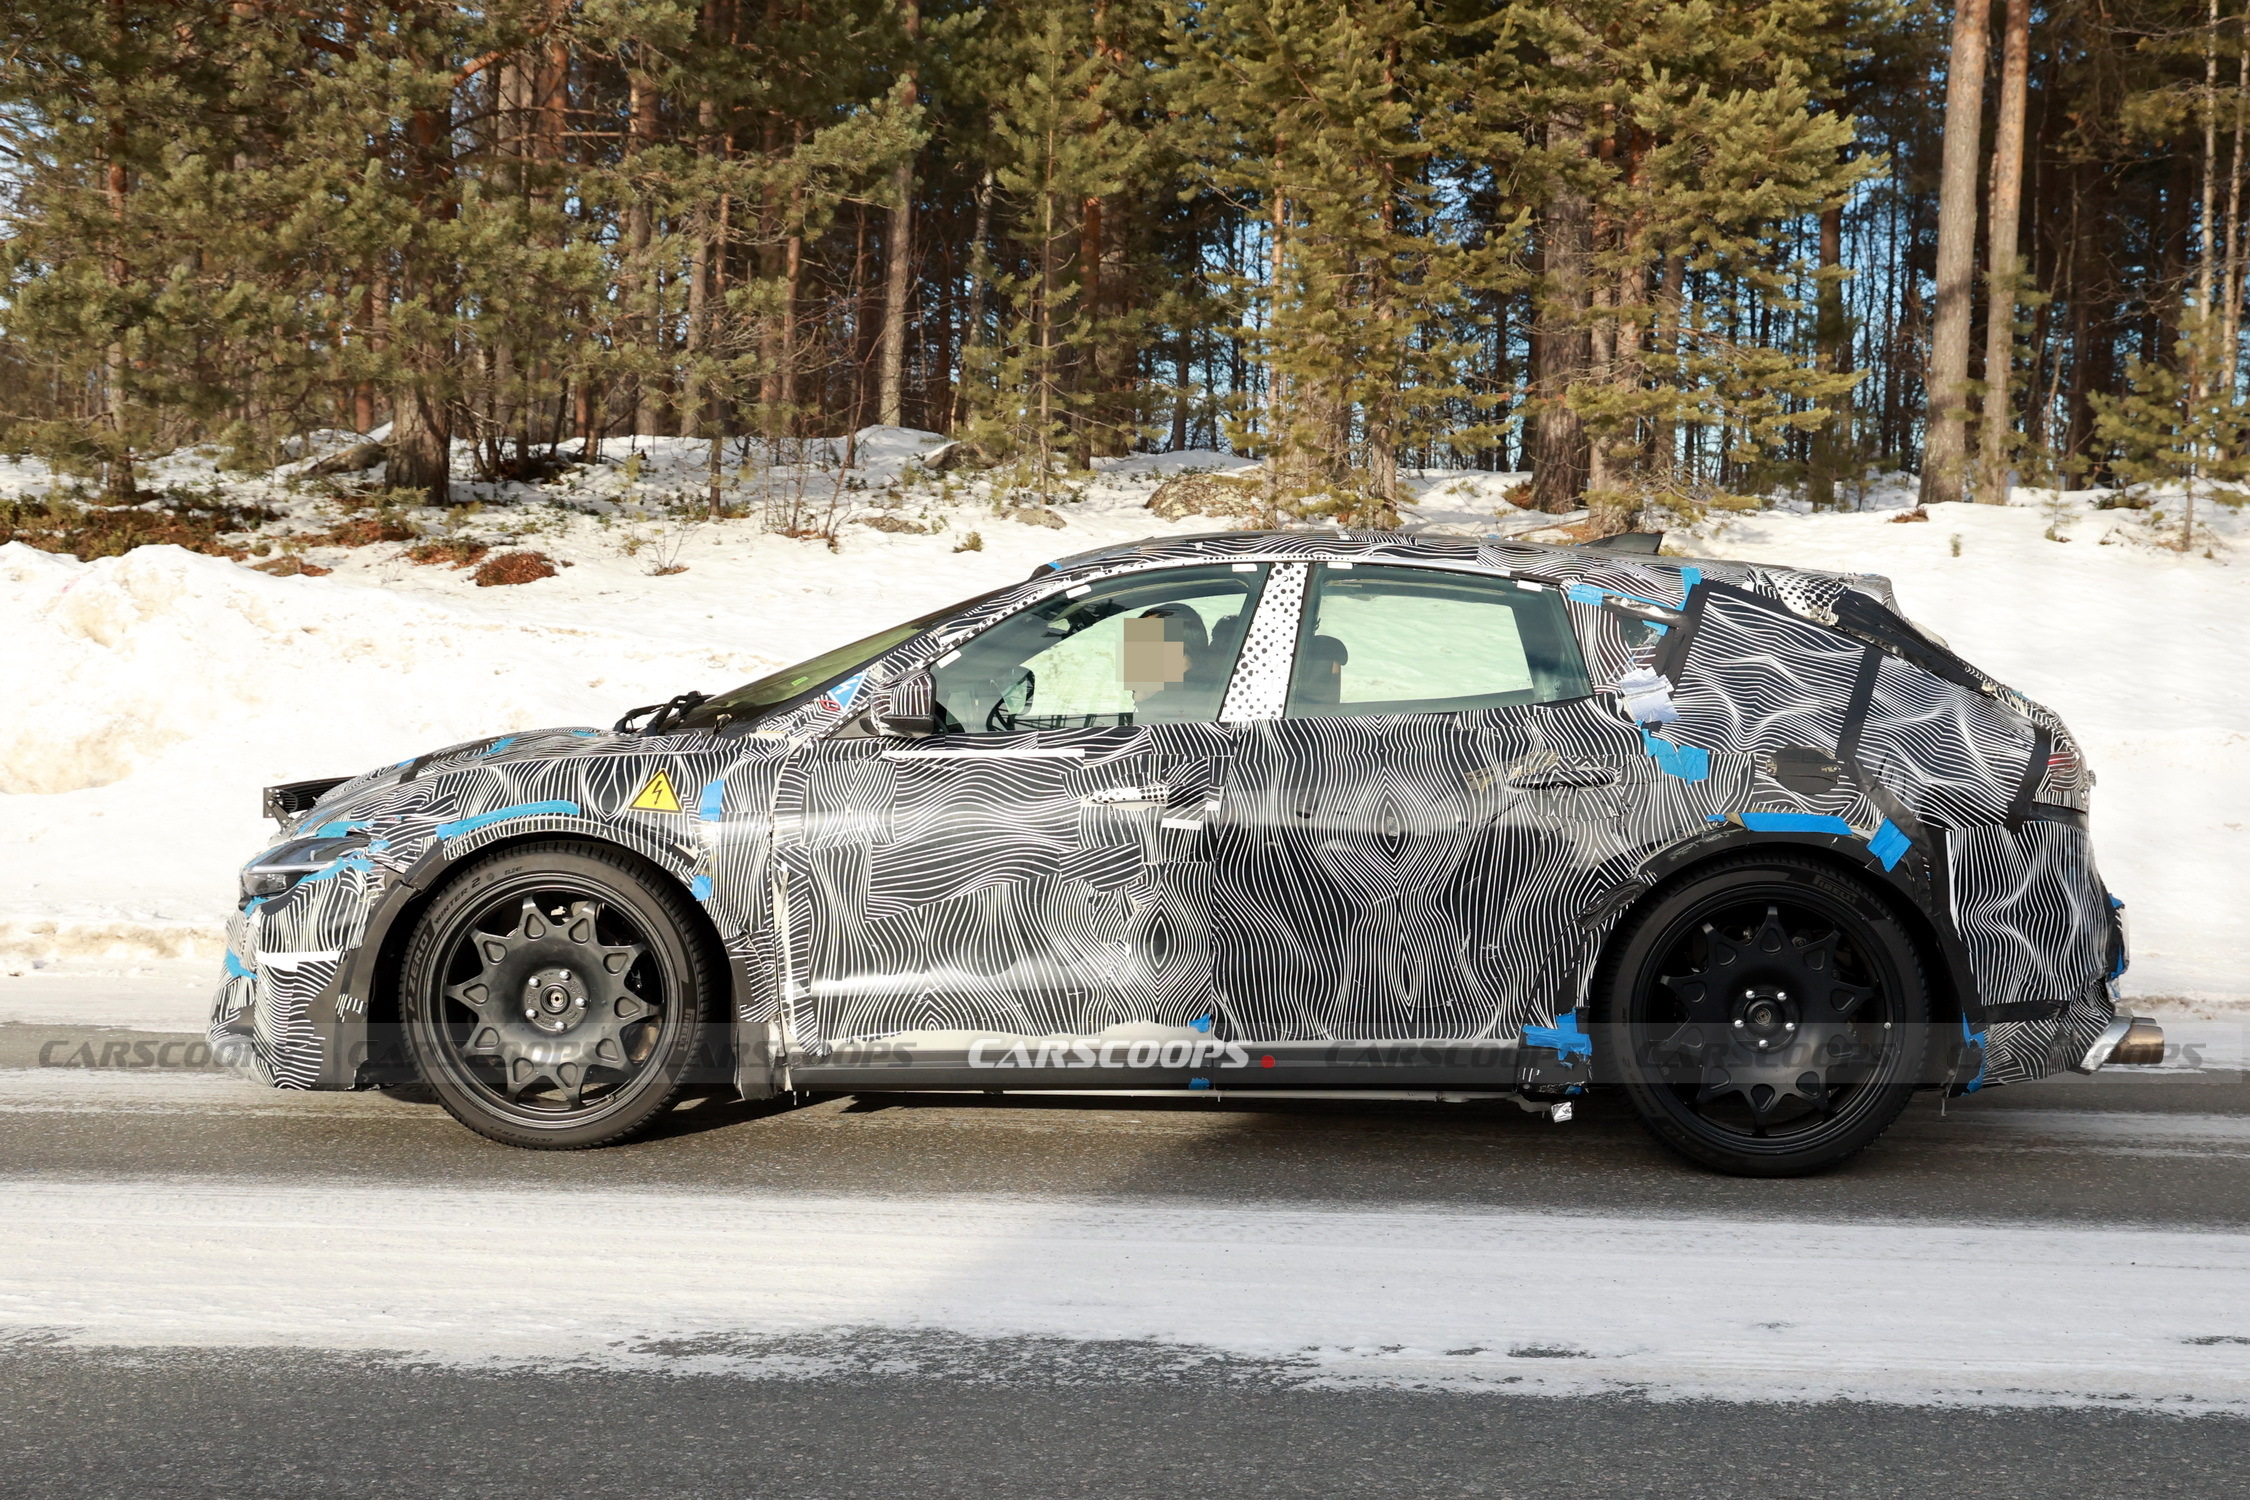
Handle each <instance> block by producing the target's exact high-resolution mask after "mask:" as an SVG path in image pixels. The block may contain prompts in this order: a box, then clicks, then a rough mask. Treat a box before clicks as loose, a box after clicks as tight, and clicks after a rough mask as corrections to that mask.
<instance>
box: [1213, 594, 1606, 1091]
mask: <svg viewBox="0 0 2250 1500" xmlns="http://www.w3.org/2000/svg"><path fill="white" fill-rule="evenodd" d="M1292 571H1295V570H1292ZM1284 586H1285V584H1284V580H1282V579H1280V578H1277V579H1276V581H1275V583H1274V584H1273V586H1272V590H1273V591H1279V590H1281V589H1282V588H1283V587H1284ZM1301 587H1302V588H1303V590H1304V592H1303V596H1302V599H1301V603H1300V604H1299V608H1298V614H1297V620H1296V629H1295V652H1294V658H1293V663H1292V667H1291V671H1290V673H1289V679H1288V681H1289V685H1288V690H1287V694H1286V697H1285V699H1284V701H1283V702H1282V703H1281V704H1280V705H1279V707H1278V711H1277V712H1275V713H1274V714H1273V715H1272V716H1270V717H1266V718H1264V719H1261V720H1258V721H1255V722H1249V723H1242V724H1238V725H1236V726H1235V732H1236V741H1237V742H1236V747H1235V755H1234V763H1233V774H1232V778H1231V780H1230V782H1229V785H1228V788H1227V793H1226V796H1225V799H1224V809H1225V812H1224V818H1223V822H1222V825H1221V826H1220V827H1219V828H1217V829H1216V830H1215V831H1214V834H1213V841H1212V846H1211V848H1212V854H1211V858H1212V861H1213V866H1214V872H1215V877H1216V880H1217V895H1218V900H1217V907H1216V916H1215V918H1214V925H1215V934H1214V936H1215V940H1216V942H1217V944H1218V953H1219V959H1218V965H1217V993H1218V995H1219V997H1220V998H1221V1001H1222V1002H1223V1008H1222V1015H1223V1019H1224V1022H1225V1025H1226V1028H1227V1034H1228V1035H1229V1036H1230V1037H1237V1038H1240V1039H1242V1041H1243V1043H1244V1045H1245V1050H1247V1051H1248V1052H1249V1053H1251V1054H1252V1055H1253V1056H1254V1057H1255V1058H1256V1059H1257V1060H1258V1062H1259V1064H1260V1067H1259V1068H1258V1069H1257V1070H1256V1072H1255V1073H1253V1074H1252V1075H1251V1077H1250V1079H1249V1080H1248V1081H1250V1082H1252V1083H1263V1084H1267V1085H1269V1086H1275V1087H1303V1086H1320V1085H1344V1084H1349V1085H1358V1086H1365V1087H1399V1088H1412V1087H1419V1086H1435V1085H1440V1084H1450V1085H1454V1086H1459V1085H1461V1084H1462V1083H1463V1082H1464V1080H1466V1079H1471V1078H1474V1077H1475V1076H1477V1072H1478V1070H1479V1069H1493V1070H1496V1071H1495V1075H1494V1077H1493V1079H1492V1080H1491V1081H1492V1083H1493V1086H1494V1087H1496V1088H1502V1089H1504V1088H1505V1087H1507V1086H1509V1084H1508V1082H1507V1081H1506V1080H1505V1079H1504V1078H1503V1077H1502V1076H1500V1075H1499V1073H1498V1072H1497V1070H1499V1069H1500V1068H1502V1066H1503V1065H1504V1064H1507V1065H1512V1063H1511V1062H1510V1055H1509V1053H1508V1052H1507V1050H1506V1049H1505V1048H1502V1047H1500V1046H1498V1045H1496V1043H1498V1042H1500V1041H1503V1040H1507V1039H1512V1038H1513V1037H1514V1036H1516V1035H1517V1033H1518V1032H1519V1031H1520V1029H1521V1027H1522V1026H1523V1025H1524V1024H1525V1023H1526V1022H1527V1021H1539V1022H1544V1021H1547V1020H1549V1019H1551V1018H1552V1016H1553V1014H1554V1012H1555V1009H1556V1006H1555V1004H1554V998H1553V997H1554V990H1555V983H1556V978H1557V974H1556V971H1557V970H1558V969H1560V968H1561V967H1562V965H1560V964H1558V963H1556V962H1555V961H1554V955H1555V953H1556V951H1557V949H1558V948H1562V947H1566V946H1569V939H1570V936H1571V934H1570V933H1569V932H1568V931H1567V929H1568V927H1569V925H1570V919H1571V918H1572V917H1575V915H1576V914H1577V911H1578V910H1579V909H1580V908H1581V907H1582V906H1583V905H1584V904H1585V903H1584V902H1583V901H1579V902H1578V903H1577V904H1576V905H1574V904H1572V903H1573V901H1574V900H1576V898H1577V895H1578V888H1579V887H1581V886H1584V885H1586V884H1588V881H1587V879H1586V876H1587V873H1588V872H1587V870H1586V865H1587V863H1588V860H1587V857H1586V847H1585V846H1586V845H1587V844H1588V843H1589V841H1588V840H1586V839H1583V838H1581V837H1580V836H1579V835H1578V834H1577V832H1575V830H1576V829H1578V828H1580V827H1582V826H1584V825H1588V824H1592V825H1596V826H1600V825H1607V826H1608V827H1610V828H1614V826H1615V824H1616V822H1617V820H1618V818H1619V816H1620V812H1621V804H1620V798H1621V795H1622V793H1621V790H1620V786H1619V783H1620V780H1621V767H1620V765H1619V764H1618V760H1619V757H1621V756H1622V755H1623V754H1625V753H1626V751H1627V747H1628V746H1631V745H1632V742H1631V740H1630V739H1629V738H1628V737H1627V736H1626V735H1623V734H1617V733H1588V732H1587V730H1588V728H1589V726H1592V725H1594V724H1596V722H1597V720H1598V719H1599V718H1601V717H1605V716H1602V715H1600V714H1599V711H1598V710H1596V709H1595V708H1594V706H1593V705H1592V704H1591V702H1590V700H1589V693H1590V688H1589V684H1588V682H1587V678H1586V672H1585V667H1584V663H1583V660H1582V657H1581V655H1580V652H1579V649H1578V645H1577V642H1576V640H1575V638H1574V637H1573V635H1572V633H1571V629H1570V623H1569V618H1568V614H1567V611H1566V610H1565V608H1564V607H1563V603H1562V601H1561V599H1560V597H1559V596H1558V595H1557V594H1556V593H1555V592H1554V591H1553V590H1551V589H1547V588H1544V587H1542V586H1540V585H1537V584H1531V583H1517V582H1514V581H1512V580H1510V579H1507V578H1503V577H1494V576H1492V575H1490V574H1482V573H1476V572H1470V571H1466V570H1448V569H1439V568H1429V567H1419V566H1401V565H1391V564H1368V563H1350V562H1327V563H1319V564H1315V565H1312V566H1310V567H1309V568H1308V569H1306V570H1304V576H1303V580H1302V584H1301ZM1282 603H1283V601H1281V600H1280V599H1279V598H1277V597H1276V598H1269V605H1268V607H1269V609H1271V608H1279V607H1281V606H1282ZM1608 717H1613V716H1608ZM1616 727H1617V728H1620V729H1622V728H1624V726H1622V725H1618V726H1616ZM1633 749H1634V750H1635V751H1636V752H1637V747H1633ZM1595 842H1599V841H1595ZM1563 1008H1565V1009H1567V1008H1568V1007H1567V1005H1565V1006H1564V1007H1563ZM1268 1059H1271V1061H1270V1062H1269V1061H1267V1060H1268Z"/></svg>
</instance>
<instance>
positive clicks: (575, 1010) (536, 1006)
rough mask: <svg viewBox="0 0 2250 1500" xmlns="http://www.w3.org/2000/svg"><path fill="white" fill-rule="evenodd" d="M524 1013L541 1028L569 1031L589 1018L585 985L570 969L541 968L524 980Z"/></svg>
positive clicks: (543, 1029) (525, 1016)
mask: <svg viewBox="0 0 2250 1500" xmlns="http://www.w3.org/2000/svg"><path fill="white" fill-rule="evenodd" d="M523 1013H524V1018H525V1019H526V1020H528V1021H530V1022H531V1024H532V1025H534V1026H536V1027H538V1028H539V1029H540V1030H541V1031H549V1032H563V1031H568V1030H570V1028H571V1027H573V1026H576V1025H577V1024H578V1023H579V1022H580V1021H582V1020H584V1019H585V1018H586V987H585V985H583V984H581V983H580V982H579V979H578V976H577V975H576V974H574V973H572V972H571V971H570V970H568V969H541V970H540V971H539V972H538V973H536V974H534V975H532V976H531V978H529V979H528V980H526V981H525V982H524V987H523Z"/></svg>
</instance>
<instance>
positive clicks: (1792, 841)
mask: <svg viewBox="0 0 2250 1500" xmlns="http://www.w3.org/2000/svg"><path fill="white" fill-rule="evenodd" d="M1776 849H1787V850H1790V851H1791V852H1793V853H1800V854H1811V855H1814V856H1816V857H1818V858H1820V859H1821V860H1823V861H1824V862H1826V863H1828V864H1831V865H1834V866H1835V867H1836V868H1837V869H1838V871H1839V872H1840V873H1842V874H1846V875H1850V876H1852V877H1853V878H1854V879H1856V880H1858V881H1860V882H1861V883H1862V884H1864V885H1867V886H1870V887H1872V888H1874V889H1876V890H1878V891H1880V892H1882V893H1883V894H1884V895H1886V896H1888V897H1889V898H1890V902H1891V906H1892V908H1893V909H1894V910H1895V911H1896V912H1897V913H1898V915H1899V917H1900V918H1901V920H1902V922H1903V924H1904V926H1905V927H1906V930H1907V933H1908V936H1909V937H1910V938H1912V940H1913V942H1914V945H1915V948H1916V951H1917V954H1918V956H1919V957H1920V958H1921V961H1922V970H1923V972H1924V973H1925V974H1926V975H1928V976H1929V981H1930V1019H1931V1021H1932V1022H1933V1023H1934V1024H1936V1025H1937V1026H1938V1027H1939V1032H1940V1035H1941V1036H1945V1037H1947V1038H1948V1040H1949V1041H1951V1038H1952V1036H1953V1034H1954V1033H1956V1032H1958V1031H1959V1030H1960V1024H1959V1023H1960V1021H1961V1019H1962V1017H1963V1016H1964V1015H1966V1016H1968V1017H1970V1018H1971V1020H1972V1023H1974V1021H1975V1018H1976V1017H1977V1016H1978V1015H1979V1014H1980V1008H1979V1006H1978V1001H1977V989H1976V980H1975V977H1974V975H1973V974H1972V973H1971V972H1970V969H1969V955H1968V950H1967V949H1966V948H1964V947H1963V946H1962V943H1961V939H1960V935H1959V934H1958V933H1957V932H1956V931H1955V930H1954V927H1953V919H1952V915H1951V906H1950V903H1949V901H1948V899H1947V895H1946V887H1945V873H1946V872H1945V868H1944V855H1943V852H1942V851H1941V850H1937V849H1928V848H1925V847H1923V845H1922V844H1920V843H1917V844H1915V846H1914V847H1913V848H1912V849H1911V850H1910V851H1908V853H1907V854H1906V855H1905V856H1904V857H1903V858H1901V859H1899V860H1898V862H1897V863H1896V864H1895V865H1894V866H1892V867H1891V868H1890V869H1885V868H1884V867H1883V862H1882V860H1881V859H1879V858H1877V857H1876V856H1875V855H1874V854H1873V853H1871V852H1870V851H1869V849H1868V847H1867V844H1866V842H1865V841H1864V840H1861V839H1858V838H1852V837H1846V836H1845V835H1842V834H1829V833H1765V832H1758V831H1755V830H1752V829H1747V828H1742V827H1739V826H1733V825H1728V826H1720V827H1715V828H1713V829H1712V830H1711V831H1710V832H1708V833H1704V834H1699V835H1697V836H1696V837H1694V838H1692V839H1688V840H1686V841H1684V842H1682V843H1679V844H1675V845H1673V846H1671V847H1670V848H1668V849H1665V850H1663V851H1661V852H1659V853H1657V854H1655V855H1653V856H1651V857H1650V858H1649V859H1648V860H1647V861H1645V862H1644V863H1643V864H1642V865H1641V867H1640V869H1639V871H1638V872H1637V873H1636V874H1635V876H1634V878H1633V879H1632V880H1630V881H1627V882H1625V883H1624V884H1623V885H1621V886H1620V887H1619V888H1618V889H1617V890H1616V891H1613V892H1612V893H1611V894H1610V895H1609V896H1608V897H1606V898H1605V899H1604V900H1602V901H1601V902H1599V903H1597V904H1596V905H1595V906H1594V907H1592V908H1591V909H1590V910H1588V912H1587V913H1586V914H1585V916H1583V917H1582V918H1580V920H1581V921H1582V922H1584V923H1585V924H1586V925H1587V926H1589V927H1592V928H1596V929H1597V930H1599V931H1600V932H1601V933H1602V940H1601V942H1600V943H1599V944H1598V945H1597V948H1596V951H1595V953H1594V957H1593V960H1592V962H1591V963H1590V964H1589V965H1588V968H1587V971H1586V974H1585V976H1584V983H1586V984H1587V985H1588V986H1589V987H1590V986H1591V984H1592V983H1593V979H1594V975H1595V973H1596V972H1597V971H1598V970H1599V968H1600V966H1601V960H1602V957H1603V955H1604V954H1605V953H1606V952H1607V951H1608V948H1609V943H1610V941H1611V940H1612V939H1613V938H1615V937H1616V936H1617V935H1618V934H1619V933H1620V932H1622V931H1623V930H1624V929H1625V928H1626V927H1627V926H1628V925H1629V923H1630V919H1631V918H1632V917H1634V916H1635V915H1637V914H1638V913H1639V912H1640V911H1641V910H1643V909H1644V908H1646V907H1647V906H1649V905H1651V904H1653V903H1654V902H1655V901H1656V900H1657V899H1658V898H1659V897H1660V896H1662V895H1663V894H1664V893H1665V892H1666V891H1667V890H1668V889H1669V888H1671V887H1673V886H1675V885H1677V884H1679V883H1680V882H1682V881H1683V880H1686V879H1688V878H1690V877H1692V876H1693V875H1694V874H1695V872H1696V871H1697V870H1699V869H1701V868H1702V867H1704V866H1706V865H1708V864H1710V863H1711V862H1713V861H1714V860H1717V859H1720V858H1722V857H1725V856H1729V855H1740V854H1755V853H1763V852H1766V851H1769V850H1776ZM1958 1052H1959V1043H1958V1042H1953V1043H1952V1044H1951V1045H1948V1046H1943V1047H1939V1048H1934V1049H1932V1053H1931V1057H1930V1062H1929V1071H1928V1072H1927V1073H1926V1074H1925V1076H1924V1078H1923V1083H1924V1084H1925V1085H1928V1086H1935V1085H1939V1084H1943V1083H1945V1082H1947V1081H1948V1080H1949V1079H1950V1078H1951V1077H1952V1076H1953V1071H1954V1068H1955V1065H1956V1062H1957V1058H1958Z"/></svg>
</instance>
